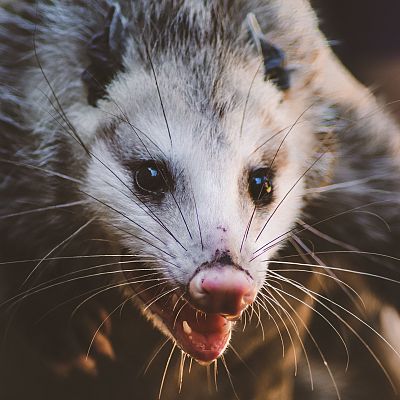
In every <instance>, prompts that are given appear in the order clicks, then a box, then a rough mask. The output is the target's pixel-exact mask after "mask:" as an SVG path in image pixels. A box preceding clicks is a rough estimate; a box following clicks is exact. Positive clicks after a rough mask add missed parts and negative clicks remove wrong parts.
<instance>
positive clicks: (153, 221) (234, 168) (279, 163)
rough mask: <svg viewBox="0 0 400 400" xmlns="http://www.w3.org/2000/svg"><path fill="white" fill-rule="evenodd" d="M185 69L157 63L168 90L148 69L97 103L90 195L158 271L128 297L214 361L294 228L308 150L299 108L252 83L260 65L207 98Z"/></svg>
mask: <svg viewBox="0 0 400 400" xmlns="http://www.w3.org/2000/svg"><path fill="white" fill-rule="evenodd" d="M180 68H181V67H180V66H178V65H175V66H174V67H172V66H170V68H168V69H163V70H160V71H158V75H157V84H158V85H159V89H160V96H159V94H158V91H157V86H156V83H155V80H154V76H153V75H152V73H151V72H148V71H147V72H146V71H144V70H141V71H137V70H136V71H134V73H133V72H129V71H128V72H126V73H125V74H124V75H123V76H122V77H121V78H120V79H119V81H118V82H115V84H114V86H113V87H112V88H111V90H110V99H112V100H111V101H110V102H103V103H101V104H100V106H99V108H102V107H103V110H104V111H105V112H104V115H107V118H106V119H105V122H104V123H103V125H102V127H101V128H100V130H99V134H98V136H97V139H96V142H95V143H94V145H93V148H92V152H93V154H94V155H95V157H92V160H91V162H90V164H89V166H88V170H87V180H86V181H87V187H86V188H85V191H86V192H88V193H89V194H90V195H91V196H93V198H94V199H96V201H94V204H93V207H94V209H95V212H96V213H97V215H98V216H99V218H101V219H102V220H103V221H104V223H105V226H106V228H107V229H108V230H109V231H112V232H113V234H114V235H115V237H116V241H117V242H118V244H119V246H120V247H121V249H124V250H125V251H126V252H127V254H132V255H137V254H139V255H143V256H144V257H147V258H150V261H149V263H148V264H146V267H148V270H149V272H152V271H154V272H158V274H157V277H158V279H159V280H158V281H157V280H154V279H146V278H144V279H142V280H139V282H140V283H138V284H135V283H132V284H131V285H129V290H128V291H126V292H127V296H133V299H134V300H136V302H137V303H138V305H139V307H140V308H141V309H142V310H143V311H144V313H145V315H146V316H148V317H149V318H150V319H151V320H152V321H153V322H154V323H155V325H156V326H157V327H159V328H160V329H161V330H162V331H163V332H164V333H166V334H167V335H168V336H171V337H172V338H173V339H174V340H175V341H176V342H177V344H178V345H179V346H180V347H181V348H182V349H183V350H184V351H185V352H187V353H188V354H189V355H191V356H193V357H194V358H195V359H197V360H199V361H203V362H210V361H212V360H214V359H215V358H217V357H218V356H220V355H221V354H222V353H223V351H224V350H225V348H226V346H227V343H228V341H229V338H230V335H231V329H232V325H233V322H232V321H234V320H236V319H238V318H240V316H241V314H242V312H243V311H244V310H245V308H246V307H247V306H249V305H251V304H252V303H253V302H254V300H255V298H256V296H257V292H258V290H259V289H260V288H261V287H262V285H263V282H264V279H265V275H266V271H267V268H268V262H267V261H266V260H269V259H271V258H272V257H273V255H274V254H276V252H277V249H278V248H279V247H280V246H281V244H282V239H283V238H285V237H286V236H287V234H288V233H290V230H291V229H292V228H293V226H294V222H295V220H296V217H297V216H298V215H299V212H300V210H301V207H302V196H303V191H304V183H303V180H302V176H303V174H304V172H305V170H306V169H307V167H309V165H310V163H311V161H310V158H309V154H308V151H309V149H310V147H312V146H311V144H310V139H308V137H309V136H310V132H308V131H307V129H309V128H308V127H307V126H306V124H305V123H304V122H303V123H302V124H298V122H299V116H300V113H301V110H300V111H299V110H295V111H291V110H290V107H288V106H287V105H286V104H285V103H282V102H281V100H282V95H281V94H280V93H279V91H278V90H277V89H276V88H275V87H274V86H273V85H272V84H269V83H266V82H264V80H263V77H262V74H258V73H257V76H256V79H255V80H254V81H253V83H252V79H253V77H254V74H255V72H256V71H257V65H256V64H255V65H252V66H248V67H246V68H245V67H244V66H242V67H238V66H237V67H235V68H232V69H230V70H229V71H228V73H227V76H228V75H229V79H228V78H227V76H225V77H224V76H222V77H221V79H220V81H219V82H218V91H219V92H218V94H217V95H216V96H215V97H214V99H204V102H205V103H208V104H206V105H202V104H200V103H199V101H200V100H201V99H200V98H199V97H198V96H199V95H198V93H196V92H195V91H194V90H193V89H192V88H191V87H190V86H189V84H190V79H189V78H190V77H189V76H188V74H187V71H185V70H184V69H182V68H181V70H180V71H179V69H180ZM186 79H187V80H186ZM212 104H213V105H212ZM106 108H107V110H105V109H106ZM303 111H304V110H303ZM110 115H113V117H112V118H111V119H112V121H111V122H110V121H109V119H110V117H109V116H110ZM121 265H122V268H123V269H127V270H128V271H127V272H126V273H125V275H126V277H127V280H128V281H129V280H130V279H131V278H132V281H133V280H134V279H133V274H132V273H130V272H129V268H131V267H130V266H129V264H126V263H124V264H121ZM146 276H147V277H148V276H149V275H148V274H147V273H146ZM135 277H136V278H137V274H136V275H135Z"/></svg>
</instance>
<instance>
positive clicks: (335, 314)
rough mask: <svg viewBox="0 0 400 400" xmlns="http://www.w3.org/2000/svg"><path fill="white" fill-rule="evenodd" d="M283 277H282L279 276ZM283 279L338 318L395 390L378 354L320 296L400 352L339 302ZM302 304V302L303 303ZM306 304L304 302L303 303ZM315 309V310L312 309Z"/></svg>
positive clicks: (399, 355)
mask: <svg viewBox="0 0 400 400" xmlns="http://www.w3.org/2000/svg"><path fill="white" fill-rule="evenodd" d="M281 278H283V277H281ZM284 280H285V281H286V282H287V283H289V284H291V285H293V286H295V287H296V288H298V289H299V290H301V291H303V292H304V293H306V294H307V295H308V296H309V297H311V298H312V299H313V300H315V301H316V302H318V304H320V305H321V306H322V307H324V308H325V309H326V310H328V311H329V312H330V313H332V314H333V315H334V316H335V317H336V318H338V320H339V321H341V322H342V323H343V324H344V325H345V326H346V327H347V328H348V329H349V330H350V331H351V332H352V333H353V334H354V335H355V337H356V338H357V339H358V340H359V341H360V342H361V343H362V344H363V345H364V346H365V348H366V349H367V350H368V352H369V353H370V354H371V356H372V357H373V358H374V359H375V361H376V362H377V364H378V365H379V367H380V368H381V370H382V372H383V373H384V374H385V376H386V378H387V380H388V382H389V383H390V385H391V386H392V388H393V390H394V391H396V386H395V385H394V383H393V380H392V378H391V377H390V375H389V373H388V372H387V370H386V368H385V367H384V366H383V364H382V362H381V360H380V359H379V358H378V356H377V355H376V354H375V352H374V351H373V350H372V349H371V347H370V346H369V345H368V343H367V342H366V341H365V340H364V339H363V338H362V337H361V336H360V335H359V334H358V333H357V331H356V330H355V329H354V328H353V327H352V326H351V325H350V324H349V323H348V322H347V321H345V320H344V319H343V318H342V317H341V316H340V315H339V314H338V313H336V312H334V311H333V310H332V309H330V308H329V307H328V306H327V305H326V304H325V303H324V302H323V301H321V300H320V299H319V298H322V299H324V300H326V301H328V302H329V303H332V304H334V305H335V306H336V307H338V308H340V309H342V310H343V311H345V312H346V313H347V314H349V315H351V316H352V317H353V318H355V319H356V320H357V321H359V322H360V323H362V324H363V325H364V326H366V327H367V328H368V329H369V330H371V331H372V332H373V333H375V334H376V335H377V336H378V337H379V338H380V339H381V340H382V341H383V342H384V343H385V344H386V345H388V346H389V347H390V349H391V350H393V351H394V352H395V354H396V356H397V357H399V358H400V354H399V353H398V352H397V350H396V349H395V348H394V347H393V346H392V345H391V344H390V343H389V342H388V341H387V340H386V339H385V338H384V337H383V336H382V335H381V334H380V333H379V332H377V331H376V330H375V329H374V328H372V327H371V326H370V325H369V324H367V323H366V322H365V321H363V320H362V319H361V318H359V317H358V316H357V315H355V314H354V313H352V312H351V311H349V310H347V309H346V308H345V307H342V306H341V305H340V304H338V303H336V302H334V301H332V300H330V299H329V298H327V297H325V296H323V295H321V294H319V293H317V292H314V291H312V290H310V289H307V288H305V287H304V286H303V285H299V284H297V282H294V281H292V280H290V279H287V278H284ZM274 290H278V291H280V289H276V288H275V289H274ZM283 293H285V295H286V296H289V297H291V298H293V299H295V300H297V301H299V302H301V303H303V302H302V301H301V300H300V299H298V298H296V297H295V296H292V295H290V294H289V293H286V292H283ZM303 304H304V303H303ZM305 304H306V303H305ZM314 311H316V310H314Z"/></svg>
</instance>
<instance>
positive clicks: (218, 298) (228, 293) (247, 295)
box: [189, 265, 257, 319]
mask: <svg viewBox="0 0 400 400" xmlns="http://www.w3.org/2000/svg"><path fill="white" fill-rule="evenodd" d="M256 294H257V289H256V285H255V282H254V280H253V279H252V278H251V277H250V275H248V274H247V273H246V272H245V271H242V270H240V269H237V268H235V267H232V266H226V265H224V266H221V265H217V266H213V267H212V268H207V269H203V270H200V271H199V272H198V273H197V274H196V275H195V276H194V277H193V278H192V280H191V281H190V283H189V296H190V301H191V303H192V304H193V305H194V306H195V307H196V308H198V309H199V310H201V311H203V312H205V313H212V314H221V315H224V316H226V317H227V318H229V319H235V318H239V317H240V315H241V314H242V312H243V311H244V309H245V308H246V307H247V306H248V305H249V304H251V303H252V302H253V301H254V299H255V297H256Z"/></svg>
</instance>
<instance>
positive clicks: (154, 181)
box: [135, 163, 168, 195]
mask: <svg viewBox="0 0 400 400" xmlns="http://www.w3.org/2000/svg"><path fill="white" fill-rule="evenodd" d="M135 185H136V188H137V190H138V191H140V192H141V193H142V194H152V195H162V194H164V193H165V192H167V191H168V183H167V178H166V176H165V172H163V171H161V168H160V167H158V166H157V165H156V164H155V163H151V164H145V165H143V166H142V167H140V168H139V169H137V170H136V172H135Z"/></svg>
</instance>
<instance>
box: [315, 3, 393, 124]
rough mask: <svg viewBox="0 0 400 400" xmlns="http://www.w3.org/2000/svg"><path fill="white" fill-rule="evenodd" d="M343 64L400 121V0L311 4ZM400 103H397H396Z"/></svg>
mask: <svg viewBox="0 0 400 400" xmlns="http://www.w3.org/2000/svg"><path fill="white" fill-rule="evenodd" d="M311 3H312V5H313V6H314V8H315V9H316V11H317V14H318V16H319V18H320V21H321V28H322V30H323V32H324V33H325V34H326V35H327V37H328V39H329V40H330V41H331V42H332V48H333V50H334V51H335V53H336V54H337V55H338V56H339V57H340V59H341V60H342V62H343V63H344V64H345V65H346V66H347V67H348V68H349V69H350V70H351V71H352V72H353V74H354V75H355V76H356V77H357V78H358V79H359V80H360V81H362V82H363V83H364V84H366V85H367V86H368V87H370V88H371V89H372V90H373V91H374V93H375V94H377V96H378V97H379V98H380V99H381V101H383V102H385V103H392V102H395V103H392V104H390V106H389V110H391V111H392V112H393V113H394V114H395V116H396V117H397V118H398V120H399V121H400V0H311ZM396 101H397V102H396Z"/></svg>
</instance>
